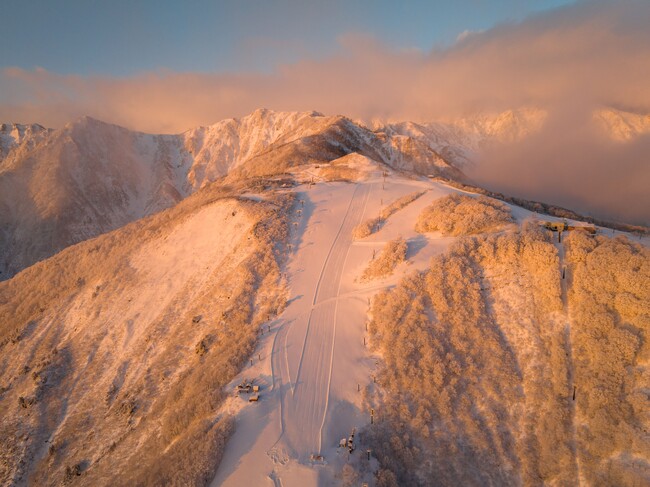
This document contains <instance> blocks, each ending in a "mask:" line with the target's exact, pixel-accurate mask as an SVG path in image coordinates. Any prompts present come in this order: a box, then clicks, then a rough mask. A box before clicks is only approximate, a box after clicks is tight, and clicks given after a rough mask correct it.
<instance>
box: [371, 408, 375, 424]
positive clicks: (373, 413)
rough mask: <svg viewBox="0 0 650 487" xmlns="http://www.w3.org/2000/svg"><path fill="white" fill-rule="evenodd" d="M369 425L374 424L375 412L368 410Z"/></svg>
mask: <svg viewBox="0 0 650 487" xmlns="http://www.w3.org/2000/svg"><path fill="white" fill-rule="evenodd" d="M370 424H375V410H374V409H373V408H370Z"/></svg>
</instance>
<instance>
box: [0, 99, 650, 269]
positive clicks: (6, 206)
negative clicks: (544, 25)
mask: <svg viewBox="0 0 650 487" xmlns="http://www.w3.org/2000/svg"><path fill="white" fill-rule="evenodd" d="M595 116H596V117H599V118H600V119H601V120H602V121H603V122H604V123H605V124H606V127H607V130H608V131H609V133H610V134H611V136H612V137H614V138H618V139H622V140H627V139H629V138H630V137H632V136H634V135H635V134H642V133H646V132H647V131H648V130H650V122H648V117H645V118H644V117H642V116H635V115H634V114H627V113H625V112H620V111H613V110H609V111H601V112H599V113H597V114H596V115H595ZM546 117H547V114H546V112H545V111H543V110H540V109H536V108H522V109H518V110H509V111H506V112H502V113H496V114H480V115H476V116H472V117H466V118H462V119H456V120H450V121H445V122H431V123H424V124H418V123H413V122H401V123H383V122H373V123H372V124H369V125H366V124H363V123H360V122H354V121H352V120H350V119H348V118H346V117H343V116H325V115H323V114H320V113H318V112H274V111H271V110H266V109H259V110H256V111H254V112H253V113H251V114H250V115H248V116H246V117H243V118H241V119H228V120H223V121H220V122H218V123H215V124H213V125H210V126H205V127H196V128H193V129H191V130H188V131H186V132H184V133H182V134H174V135H155V134H145V133H141V132H135V131H131V130H128V129H126V128H123V127H118V126H115V125H111V124H107V123H104V122H101V121H98V120H95V119H92V118H90V117H83V118H81V119H79V120H77V121H75V122H72V123H70V124H68V125H66V126H64V127H62V128H60V129H57V130H52V129H46V128H43V127H42V126H40V125H36V124H32V125H17V124H2V125H1V126H0V280H1V279H7V278H9V277H11V276H13V275H14V274H15V273H16V272H18V271H20V270H21V269H24V268H26V267H28V266H29V265H31V264H33V263H34V262H37V261H39V260H41V259H43V258H45V257H48V256H50V255H53V254H55V253H56V252H58V251H60V250H62V249H64V248H65V247H67V246H69V245H72V244H74V243H77V242H80V241H82V240H85V239H88V238H91V237H93V236H96V235H100V234H102V233H105V232H108V231H111V230H114V229H116V228H119V227H121V226H123V225H125V224H126V223H129V222H131V221H134V220H137V219H139V218H142V217H143V216H147V215H150V214H153V213H155V212H158V211H160V210H162V209H164V208H168V207H170V206H172V205H174V204H176V203H178V202H179V201H181V200H182V199H183V198H185V197H187V196H188V195H190V194H192V193H194V192H195V191H196V190H198V189H199V188H201V187H203V186H205V185H206V184H208V183H210V182H213V181H216V180H219V179H221V178H227V179H228V181H230V182H234V183H236V182H237V181H241V180H242V179H245V178H250V177H257V178H260V177H262V178H264V177H271V176H276V175H278V174H281V173H283V172H286V171H288V170H290V169H291V168H294V167H296V166H300V165H303V164H316V165H322V164H328V163H329V162H331V161H333V160H337V159H339V158H340V157H342V156H345V155H347V154H351V153H358V154H361V155H363V156H366V157H368V158H370V159H372V160H374V161H377V162H378V163H380V164H384V165H386V166H389V167H391V168H394V169H398V170H404V171H408V172H415V173H417V174H420V175H438V176H445V177H447V178H451V179H457V180H462V179H463V178H464V173H463V171H464V170H466V169H469V168H470V167H471V166H472V164H473V160H474V159H475V157H476V155H477V152H478V151H479V150H480V149H481V148H482V147H484V146H486V145H488V144H490V143H492V142H508V141H516V140H520V139H522V138H524V137H526V136H527V135H529V134H531V133H534V132H536V131H538V130H540V128H541V127H542V126H543V124H544V122H545V120H546Z"/></svg>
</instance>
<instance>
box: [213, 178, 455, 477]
mask: <svg viewBox="0 0 650 487" xmlns="http://www.w3.org/2000/svg"><path fill="white" fill-rule="evenodd" d="M418 190H419V191H421V190H426V191H427V192H426V193H425V195H424V196H422V197H421V198H419V199H418V200H416V201H415V202H414V203H412V204H411V205H409V206H407V207H406V208H404V209H403V210H401V211H399V212H398V213H396V214H395V215H394V216H393V217H391V218H390V219H389V220H388V221H387V222H386V224H385V225H384V227H383V228H382V229H381V230H380V231H379V232H377V233H376V234H374V235H372V236H371V237H369V238H367V239H364V240H363V241H360V242H353V241H352V229H353V228H354V226H355V225H357V224H358V223H360V222H361V221H363V220H364V219H366V218H370V217H374V216H376V214H377V213H378V211H379V210H380V209H381V207H382V206H386V205H388V204H390V203H391V202H392V201H394V200H396V199H397V198H399V197H401V196H404V195H406V194H410V193H413V192H414V191H418ZM296 191H297V192H298V201H300V200H302V201H304V206H303V204H301V203H300V202H299V203H298V204H297V206H296V209H295V214H294V217H295V221H296V223H297V224H298V226H297V229H296V232H295V235H294V237H293V246H294V248H295V252H294V254H293V256H292V258H291V261H290V262H289V264H288V266H287V277H288V280H289V283H290V286H291V291H290V293H291V294H290V296H289V305H288V306H287V309H286V310H285V312H284V313H283V314H282V315H281V316H280V318H279V319H277V320H275V321H274V322H273V323H270V324H269V325H268V326H270V333H269V332H268V330H269V329H268V328H267V329H266V332H265V334H264V335H263V336H262V339H261V341H260V345H259V349H258V350H257V351H256V353H255V355H254V357H255V359H257V360H254V361H253V366H251V367H249V368H247V369H246V370H244V371H243V372H242V374H241V375H240V377H238V378H237V379H236V380H235V381H234V382H233V384H232V385H233V386H234V385H235V384H236V383H238V381H241V380H242V379H243V378H249V379H250V378H255V379H256V381H257V383H259V384H262V391H261V399H260V401H259V403H256V404H250V405H249V404H248V403H245V402H244V400H243V399H241V398H233V400H232V401H231V402H230V404H229V407H230V408H231V411H232V412H237V430H236V432H235V435H234V437H233V438H232V439H231V440H230V442H229V443H228V448H227V450H226V454H225V456H224V458H223V460H222V463H221V465H220V468H219V471H218V472H217V476H216V477H215V479H214V481H213V483H212V485H214V486H217V485H232V486H236V485H237V486H238V485H265V484H266V485H282V486H285V487H287V486H292V485H295V486H309V485H329V484H336V483H337V482H336V481H335V478H334V475H335V473H336V472H338V471H340V469H341V467H342V465H343V464H344V463H345V461H346V459H347V452H346V451H345V452H344V451H343V450H340V449H337V446H338V443H339V440H340V439H341V438H343V437H347V436H349V434H350V432H351V431H352V429H353V428H357V429H359V428H361V427H362V426H363V425H364V424H366V423H367V422H368V421H369V415H368V412H367V411H363V410H362V408H361V393H360V392H359V391H358V388H359V387H360V388H361V389H363V388H365V386H366V385H367V384H369V383H370V382H372V375H373V368H374V367H375V358H373V357H372V356H370V355H369V354H368V353H367V349H366V348H365V347H364V334H365V322H366V311H367V307H368V302H369V299H370V297H371V296H372V295H373V294H374V293H376V292H377V291H379V290H380V289H382V288H385V287H387V286H391V285H394V284H395V282H397V280H398V279H399V278H400V277H401V275H403V273H404V272H406V271H408V270H410V269H413V268H418V269H424V268H426V267H427V265H428V263H429V260H430V259H431V257H432V256H433V255H435V254H437V253H440V252H442V251H444V250H445V249H446V248H447V247H448V245H449V244H450V243H451V242H452V241H453V240H454V239H453V238H441V237H436V236H435V235H434V236H424V235H420V234H416V233H415V231H414V230H413V223H414V221H415V220H416V218H417V215H418V214H419V213H420V211H421V210H422V208H424V207H425V206H426V205H428V204H430V203H431V202H432V201H433V200H434V199H436V198H439V197H441V196H444V195H445V194H448V193H449V192H452V191H455V190H453V189H451V188H447V187H445V186H443V185H441V184H439V183H434V182H429V181H417V180H409V179H403V178H397V177H391V178H390V179H389V180H387V182H386V183H384V182H383V178H382V177H381V171H379V170H376V171H375V172H374V173H373V174H372V175H371V176H370V177H369V178H368V179H367V180H365V181H359V182H357V183H319V184H316V185H315V186H312V187H311V189H309V188H308V187H307V186H301V187H298V188H296ZM299 213H300V214H299ZM398 235H401V236H402V237H403V238H404V239H406V240H407V241H408V243H409V254H408V257H409V264H404V265H402V266H400V268H398V272H396V274H395V275H393V276H391V277H389V278H387V279H385V280H381V281H371V282H368V283H361V282H359V280H358V277H359V275H360V274H361V272H362V271H363V269H364V268H365V266H366V265H367V263H368V261H369V260H370V259H371V258H372V254H373V250H379V249H380V248H381V247H383V245H384V243H385V242H386V241H388V240H390V239H392V238H395V237H396V236H398ZM260 358H261V360H259V359H260ZM312 454H320V455H322V456H323V457H324V462H325V465H318V464H312V462H311V461H310V457H311V455H312ZM356 454H359V453H358V452H357V453H356Z"/></svg>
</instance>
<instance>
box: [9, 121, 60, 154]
mask: <svg viewBox="0 0 650 487" xmlns="http://www.w3.org/2000/svg"><path fill="white" fill-rule="evenodd" d="M51 131H52V130H51V129H46V128H45V127H42V126H41V125H38V124H31V125H21V124H18V123H14V124H7V123H3V124H0V163H2V162H3V160H4V159H5V158H6V157H7V155H8V154H9V153H10V152H14V154H19V153H21V152H23V151H25V150H29V149H31V148H33V147H34V146H35V145H36V144H38V142H40V141H41V140H42V139H43V138H44V137H46V136H47V135H48V134H49V133H50V132H51Z"/></svg>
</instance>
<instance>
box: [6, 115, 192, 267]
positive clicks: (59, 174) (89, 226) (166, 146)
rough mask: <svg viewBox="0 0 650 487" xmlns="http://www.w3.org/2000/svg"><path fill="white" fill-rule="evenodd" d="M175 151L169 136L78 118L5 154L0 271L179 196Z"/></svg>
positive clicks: (178, 159)
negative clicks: (37, 140)
mask: <svg viewBox="0 0 650 487" xmlns="http://www.w3.org/2000/svg"><path fill="white" fill-rule="evenodd" d="M180 149H181V146H180V144H179V143H178V141H177V140H176V139H175V138H174V137H169V136H153V135H146V134H140V133H135V132H131V131H128V130H126V129H123V128H120V127H117V126H114V125H109V124H104V123H102V122H99V121H96V120H93V119H91V118H84V119H81V120H79V121H78V122H76V123H73V124H70V125H68V126H66V127H64V128H62V129H61V130H57V131H54V132H51V133H49V134H48V135H47V136H46V137H43V138H42V139H41V140H40V141H39V142H37V143H35V144H34V146H33V147H31V148H28V147H25V146H24V144H23V145H22V146H19V147H17V148H16V149H14V150H12V151H10V152H9V154H8V156H7V158H6V159H5V162H4V163H3V164H2V167H1V168H0V195H1V196H0V198H1V201H0V210H1V211H0V228H1V229H2V233H1V234H0V244H1V245H0V246H1V248H2V250H1V252H2V255H0V272H2V276H3V277H4V278H8V277H11V276H12V275H13V274H14V273H16V272H17V271H19V270H21V269H23V268H25V267H28V266H29V265H31V264H33V263H34V262H36V261H38V260H40V259H42V258H44V257H48V256H50V255H53V254H54V253H56V252H58V251H59V250H61V249H63V248H65V247H67V246H69V245H72V244H74V243H76V242H79V241H81V240H85V239H87V238H91V237H94V236H96V235H99V234H101V233H105V232H107V231H110V230H114V229H116V228H119V227H121V226H123V225H125V224H126V223H128V222H130V221H133V220H136V219H138V218H141V217H142V216H145V215H148V214H151V213H154V212H156V211H159V210H161V209H163V208H167V207H169V206H171V205H172V204H175V203H177V202H178V201H180V200H181V199H182V198H183V197H184V196H186V195H187V190H186V188H185V187H184V186H183V185H182V184H180V183H179V182H180V181H182V178H179V177H178V176H179V174H178V173H179V170H182V169H183V168H182V157H181V155H180V153H179V150H180ZM179 166H180V167H179Z"/></svg>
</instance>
